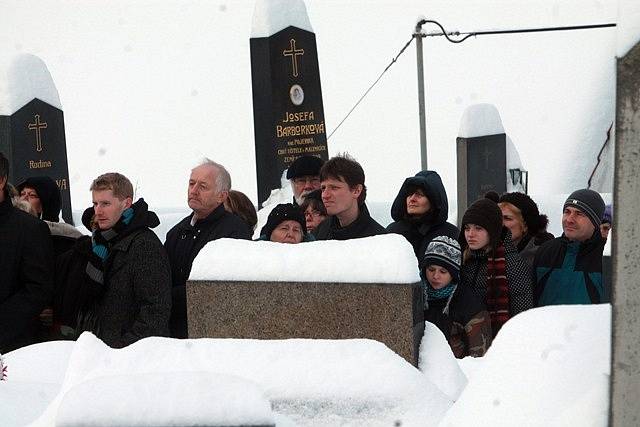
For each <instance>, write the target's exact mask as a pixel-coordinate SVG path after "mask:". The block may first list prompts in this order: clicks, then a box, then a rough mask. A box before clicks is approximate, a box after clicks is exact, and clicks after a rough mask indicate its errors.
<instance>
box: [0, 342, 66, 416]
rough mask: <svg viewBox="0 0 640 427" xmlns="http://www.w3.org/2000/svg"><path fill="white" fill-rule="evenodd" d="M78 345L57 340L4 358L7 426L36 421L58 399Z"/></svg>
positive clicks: (1, 396)
mask: <svg viewBox="0 0 640 427" xmlns="http://www.w3.org/2000/svg"><path fill="white" fill-rule="evenodd" d="M74 345H75V342H73V341H55V342H47V343H42V344H35V345H31V346H29V347H24V348H20V349H18V350H15V351H12V352H10V353H7V354H5V355H3V356H2V358H3V359H4V363H5V366H6V368H7V369H6V373H7V377H6V380H5V381H0V419H1V420H2V422H1V423H0V424H2V426H3V427H9V426H24V425H27V424H28V423H30V422H32V421H33V420H35V419H36V418H37V417H38V415H40V414H41V413H42V412H43V411H44V410H45V408H46V407H47V405H48V404H49V403H50V402H51V401H52V400H53V399H54V398H55V396H56V395H57V394H58V391H59V390H60V384H61V383H62V381H63V379H64V373H65V370H66V368H67V363H68V361H69V356H70V355H71V350H72V349H73V346H74Z"/></svg>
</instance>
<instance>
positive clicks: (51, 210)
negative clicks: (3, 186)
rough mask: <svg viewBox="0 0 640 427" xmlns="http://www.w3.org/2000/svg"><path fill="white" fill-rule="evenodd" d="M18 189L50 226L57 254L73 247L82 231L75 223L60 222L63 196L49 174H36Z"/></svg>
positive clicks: (21, 196) (21, 195)
mask: <svg viewBox="0 0 640 427" xmlns="http://www.w3.org/2000/svg"><path fill="white" fill-rule="evenodd" d="M16 189H17V190H18V192H19V193H20V199H21V200H24V201H26V202H29V204H30V205H31V209H32V211H33V212H35V214H36V216H37V217H38V218H40V219H41V220H43V221H44V222H45V223H46V224H47V226H48V227H49V231H51V239H52V241H53V249H54V252H55V256H56V257H57V256H58V255H60V254H62V253H63V252H66V251H68V250H69V249H71V247H73V244H74V243H75V240H76V239H77V238H78V237H80V236H82V233H80V232H79V231H78V230H77V229H76V228H75V227H74V226H73V225H71V224H67V223H65V222H60V210H61V209H62V198H61V196H60V189H59V188H58V185H57V184H56V182H55V181H54V180H53V179H51V178H50V177H48V176H34V177H30V178H27V179H26V180H25V181H23V182H22V183H20V184H19V185H18V187H17V188H16Z"/></svg>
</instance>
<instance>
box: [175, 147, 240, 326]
mask: <svg viewBox="0 0 640 427" xmlns="http://www.w3.org/2000/svg"><path fill="white" fill-rule="evenodd" d="M230 189H231V176H230V175H229V172H227V170H226V169H225V168H224V166H222V165H220V164H218V163H216V162H214V161H212V160H209V159H207V160H205V161H204V162H203V163H202V164H201V165H199V166H197V167H195V168H194V169H193V170H191V176H190V177H189V188H188V192H187V199H188V204H189V207H190V208H191V209H192V210H193V212H192V213H191V214H190V215H189V216H187V217H186V218H184V219H182V220H181V221H180V222H179V223H178V224H176V225H175V226H174V227H173V228H172V229H171V230H169V232H168V233H167V239H166V241H165V244H164V247H165V248H166V250H167V253H168V254H169V261H170V263H171V282H172V285H173V286H172V292H171V296H172V301H173V304H172V310H171V322H170V329H171V336H172V337H174V338H187V336H188V333H187V300H186V288H185V285H186V282H187V280H188V279H189V274H191V265H192V264H193V260H194V259H195V258H196V256H197V255H198V253H199V252H200V250H201V249H202V248H203V247H204V246H205V245H206V244H207V243H208V242H210V241H212V240H216V239H222V238H224V237H228V238H233V239H251V230H249V226H248V225H247V224H246V223H245V222H244V221H243V220H242V219H241V218H240V217H238V216H236V215H234V214H232V213H230V212H227V211H226V210H225V209H224V201H225V200H226V199H227V196H228V195H229V190H230Z"/></svg>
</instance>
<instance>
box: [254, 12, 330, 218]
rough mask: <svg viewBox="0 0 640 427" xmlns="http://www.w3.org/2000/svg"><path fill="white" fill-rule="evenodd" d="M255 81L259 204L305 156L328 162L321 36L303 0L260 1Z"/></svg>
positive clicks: (255, 43)
mask: <svg viewBox="0 0 640 427" xmlns="http://www.w3.org/2000/svg"><path fill="white" fill-rule="evenodd" d="M250 45H251V81H252V87H253V124H254V134H255V148H256V176H257V181H258V203H259V205H260V206H262V203H263V202H264V201H265V200H266V199H267V197H269V194H270V192H271V190H272V189H275V188H279V187H280V175H281V174H282V171H283V170H285V169H286V168H288V167H289V165H290V164H291V163H292V162H293V161H294V160H295V159H296V158H298V157H300V156H302V155H316V156H319V157H321V158H322V159H324V160H326V159H327V156H328V154H327V138H326V132H325V124H324V109H323V106H322V90H321V87H320V71H319V68H318V52H317V49H316V36H315V34H314V33H313V30H312V28H311V24H310V23H309V18H308V16H307V10H306V7H305V5H304V2H303V0H256V6H255V11H254V16H253V28H252V31H251V39H250Z"/></svg>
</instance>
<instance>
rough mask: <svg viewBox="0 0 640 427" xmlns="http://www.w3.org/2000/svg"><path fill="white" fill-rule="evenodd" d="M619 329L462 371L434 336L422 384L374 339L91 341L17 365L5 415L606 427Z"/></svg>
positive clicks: (1, 388)
mask: <svg viewBox="0 0 640 427" xmlns="http://www.w3.org/2000/svg"><path fill="white" fill-rule="evenodd" d="M610 321H611V308H610V306H609V305H607V304H604V305H596V306H555V307H544V308H540V309H533V310H529V311H527V312H525V313H523V314H520V315H518V316H516V317H515V318H514V319H512V320H511V321H509V322H508V323H507V324H506V325H505V326H504V328H503V329H502V330H501V331H500V333H499V334H498V336H497V338H496V340H495V341H494V343H493V345H492V347H491V348H490V350H489V352H488V353H487V354H486V356H485V357H483V358H481V359H471V358H466V359H463V360H461V361H457V360H456V359H454V358H453V355H452V353H451V351H450V350H449V347H448V345H447V343H446V341H445V340H444V336H442V334H441V333H440V332H439V331H438V330H437V328H435V327H433V326H432V325H430V324H427V325H426V329H425V336H424V338H423V341H422V345H421V349H420V352H421V356H420V370H417V369H416V368H414V367H413V366H412V365H410V364H409V363H407V362H406V361H405V360H404V359H402V358H401V357H399V356H398V355H396V354H395V353H393V352H392V351H390V350H389V349H388V348H386V347H385V346H384V345H382V344H380V343H378V342H375V341H370V340H361V339H358V340H302V339H291V340H273V341H261V340H235V339H198V340H174V339H167V338H149V339H145V340H142V341H140V342H138V343H136V344H134V345H132V346H129V347H127V348H125V349H121V350H113V349H110V348H109V347H107V346H106V345H104V344H103V343H102V342H101V341H100V340H98V339H96V338H95V337H94V336H93V335H91V334H84V335H83V336H82V337H81V338H80V339H79V340H78V342H77V343H74V342H51V343H45V344H38V345H34V346H30V347H26V348H22V349H19V350H16V351H14V352H11V353H8V354H6V355H5V356H4V358H5V362H6V365H7V368H8V369H7V371H8V377H7V379H6V381H1V382H0V414H2V425H3V426H7V427H11V426H22V425H27V424H29V423H31V422H33V424H32V425H34V426H53V425H73V423H74V422H80V424H81V425H84V426H94V425H95V426H98V425H108V424H105V423H108V422H112V423H114V422H116V421H117V420H123V419H126V420H127V425H136V426H151V425H154V426H158V425H160V423H165V424H162V425H189V423H196V422H209V423H215V422H230V421H229V420H235V422H245V423H249V422H252V420H253V421H255V420H262V421H265V420H266V421H268V420H273V421H274V422H275V423H276V425H277V426H292V425H300V426H335V425H352V426H389V425H394V423H395V422H396V421H400V422H401V423H402V424H401V425H402V426H435V425H441V426H469V425H487V426H490V425H500V426H502V425H504V426H511V425H528V426H569V425H571V426H605V425H606V424H607V411H608V379H609V373H610V366H609V365H610V356H609V344H610ZM238 393H240V395H241V396H242V397H236V396H238ZM225 396H226V397H225ZM230 396H231V397H233V398H231V399H230V398H229V397H230ZM188 397H191V398H188ZM265 402H266V404H265ZM100 408H109V410H108V411H104V410H99V409H100ZM123 417H124V418H123ZM56 423H57V424H56Z"/></svg>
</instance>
